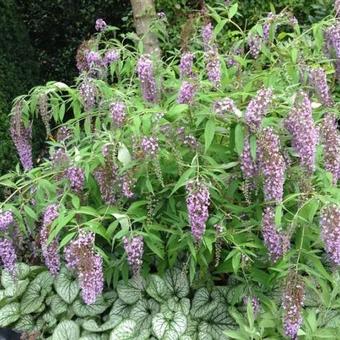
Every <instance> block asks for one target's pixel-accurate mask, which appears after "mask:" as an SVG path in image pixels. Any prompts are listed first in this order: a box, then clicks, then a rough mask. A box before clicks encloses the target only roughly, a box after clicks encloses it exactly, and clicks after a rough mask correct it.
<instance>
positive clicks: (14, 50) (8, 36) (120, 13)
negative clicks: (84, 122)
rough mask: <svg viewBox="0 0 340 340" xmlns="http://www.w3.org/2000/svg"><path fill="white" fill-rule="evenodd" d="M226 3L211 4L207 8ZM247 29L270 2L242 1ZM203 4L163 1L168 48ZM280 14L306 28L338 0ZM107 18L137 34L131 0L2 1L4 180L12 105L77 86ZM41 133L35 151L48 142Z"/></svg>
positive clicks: (278, 1)
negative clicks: (81, 65)
mask: <svg viewBox="0 0 340 340" xmlns="http://www.w3.org/2000/svg"><path fill="white" fill-rule="evenodd" d="M217 2H221V3H225V2H226V1H224V0H207V1H206V3H208V4H209V3H210V4H216V3H217ZM238 2H239V9H240V13H242V17H240V18H238V23H239V24H240V25H241V27H249V26H251V25H253V24H254V23H255V22H256V21H257V20H258V19H259V18H260V17H262V16H263V15H266V13H267V12H269V11H270V8H271V7H270V1H263V0H240V1H238ZM200 3H201V1H197V0H158V1H156V6H157V10H158V11H163V12H165V13H166V15H167V18H168V21H169V24H170V25H169V26H168V30H169V32H168V33H169V35H170V37H171V39H170V41H169V42H168V45H167V46H164V48H165V49H169V48H170V49H171V47H172V46H176V47H177V46H179V39H180V32H181V27H182V25H183V24H184V23H185V22H186V21H187V18H188V14H189V13H190V12H192V11H193V10H196V9H198V8H199V6H200ZM272 4H273V5H274V7H275V8H276V9H277V10H280V9H283V8H285V7H288V8H289V9H290V10H292V11H293V12H294V14H295V15H296V16H297V18H298V20H299V22H300V24H305V23H306V24H307V23H308V24H309V23H311V22H313V21H317V20H319V19H320V18H322V17H324V16H325V15H326V14H327V13H329V12H330V10H331V7H332V4H333V1H332V0H313V1H311V0H273V1H272ZM97 18H103V19H104V20H105V21H106V22H107V23H109V24H110V25H113V26H117V27H119V28H120V29H121V32H126V31H127V30H131V29H133V23H132V10H131V6H130V2H129V0H76V1H75V0H54V1H46V0H0V32H1V34H0V175H1V174H4V173H6V172H7V171H8V170H10V169H13V168H14V167H15V164H16V163H17V158H16V152H15V150H14V147H13V144H12V142H11V140H10V136H9V122H8V121H9V120H8V113H9V112H10V107H11V102H12V100H13V99H14V98H15V97H16V96H18V95H20V94H24V93H26V92H27V91H29V89H30V88H31V87H33V86H35V85H38V84H44V83H46V82H47V81H50V80H58V81H63V82H66V83H68V84H71V83H72V81H73V79H74V77H75V76H77V74H78V72H77V69H76V66H75V65H76V63H75V55H76V50H77V48H78V46H79V45H80V44H81V42H82V41H83V40H85V39H87V38H89V36H90V35H91V34H93V33H94V32H95V30H94V23H95V20H96V19H97ZM40 131H43V129H39V128H38V129H36V131H35V136H34V138H33V140H34V145H33V149H34V150H35V151H36V152H37V150H38V149H39V145H40V144H41V142H42V140H43V139H44V137H45V136H44V134H43V132H41V134H40Z"/></svg>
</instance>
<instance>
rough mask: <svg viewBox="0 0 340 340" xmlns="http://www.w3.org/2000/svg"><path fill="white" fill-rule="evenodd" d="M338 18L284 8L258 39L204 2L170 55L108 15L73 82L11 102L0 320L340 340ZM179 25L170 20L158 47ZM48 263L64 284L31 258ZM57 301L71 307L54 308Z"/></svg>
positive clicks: (148, 335) (161, 26)
mask: <svg viewBox="0 0 340 340" xmlns="http://www.w3.org/2000/svg"><path fill="white" fill-rule="evenodd" d="M338 9H339V5H338V2H336V4H335V10H334V12H333V15H332V16H329V17H326V18H324V19H323V20H321V21H319V22H317V23H315V24H313V25H312V26H310V27H309V26H306V27H300V25H299V23H298V21H297V20H296V18H295V17H294V15H293V13H290V12H289V11H287V10H283V11H282V12H280V13H275V12H274V9H273V12H271V13H269V14H268V15H267V16H266V17H265V18H263V19H261V20H260V21H259V22H258V23H257V24H256V25H255V26H254V27H252V28H251V29H250V30H247V31H244V30H243V29H242V28H241V27H240V26H239V25H238V24H237V18H238V16H239V15H241V14H240V13H238V6H237V3H232V4H220V5H218V6H216V7H209V6H206V7H205V8H204V10H203V11H202V12H201V15H200V16H195V17H194V18H193V20H192V23H193V27H194V29H193V30H192V31H191V32H190V34H188V36H187V37H186V42H187V43H186V44H185V46H184V47H183V50H181V51H177V50H174V51H172V54H171V53H170V52H169V51H167V54H166V56H167V57H166V58H163V59H164V60H163V59H162V58H158V57H155V56H152V55H146V54H144V53H143V44H142V41H141V40H140V39H139V38H138V37H137V36H136V35H135V34H134V33H129V34H126V35H124V36H123V39H122V41H119V40H115V39H112V38H110V32H111V31H112V30H113V29H114V28H112V27H111V26H109V25H108V24H107V23H106V22H105V21H104V20H102V19H98V20H97V21H96V30H97V31H98V33H97V34H95V35H94V36H93V37H92V38H91V39H90V40H88V41H86V42H84V44H83V45H82V47H81V48H80V49H79V51H78V55H77V66H78V69H79V71H80V75H79V77H78V79H77V80H76V84H75V85H74V86H68V85H66V84H64V83H62V82H49V83H47V84H46V85H45V86H39V87H36V88H33V89H32V90H31V91H30V93H29V94H28V95H25V96H21V97H18V98H16V100H15V102H14V105H13V109H12V113H11V135H12V139H13V142H14V144H15V146H16V148H17V151H18V155H19V157H20V161H21V165H20V166H19V165H18V166H17V169H16V171H15V172H12V173H8V174H6V175H5V176H3V177H1V178H0V184H1V185H2V186H3V187H4V188H6V190H7V197H6V198H5V200H4V201H3V202H2V203H1V204H0V209H1V213H0V230H1V232H2V238H1V240H0V241H1V247H0V256H1V259H2V262H3V266H4V271H3V273H2V276H3V277H5V278H6V277H7V279H2V288H3V289H2V291H3V293H2V294H3V299H2V300H1V302H0V303H3V307H2V309H0V325H1V326H13V327H16V328H17V329H21V330H25V331H29V332H33V331H34V332H37V337H43V338H44V337H48V336H52V339H54V338H56V339H59V338H60V336H61V335H60V334H65V332H66V333H67V334H69V335H68V337H69V338H70V339H76V338H80V337H82V338H85V339H97V338H103V339H105V338H111V339H136V338H137V337H140V338H141V339H142V338H145V339H154V338H156V339H228V338H231V339H263V338H271V339H281V338H284V337H287V338H291V339H296V338H297V336H299V338H301V339H313V338H315V339H320V338H325V339H327V338H328V339H334V338H336V336H337V333H336V331H337V328H339V322H340V311H339V302H340V300H339V292H340V291H339V289H340V278H339V272H338V269H337V266H338V265H339V264H340V232H339V226H340V206H339V201H340V191H339V188H338V179H339V177H340V136H339V130H338V127H337V122H338V104H337V98H338V81H339V56H340V50H339V45H340V26H339V25H340V24H339V21H338V19H337V13H338ZM334 14H335V15H334ZM230 25H231V26H233V27H234V29H233V31H232V33H233V34H232V36H233V39H231V40H228V39H224V37H225V34H226V30H228V32H229V33H230ZM166 27H167V19H166V14H164V13H159V14H158V19H157V20H155V22H154V23H153V26H152V29H153V31H154V33H155V34H157V35H158V37H159V39H160V40H161V41H162V40H164V41H166V39H167V33H166V32H167V30H166ZM229 35H230V34H229ZM229 35H228V36H229ZM220 42H221V43H220ZM40 120H42V122H43V123H44V126H45V128H46V134H47V136H49V139H48V141H47V142H46V152H45V156H44V157H43V158H42V159H40V160H34V159H32V152H31V142H32V137H31V128H32V124H35V122H36V121H40ZM40 257H41V259H42V260H43V262H44V264H45V265H46V267H47V268H48V271H49V273H48V272H46V271H43V272H42V273H39V274H37V275H36V273H37V272H36V271H37V270H38V269H36V268H35V267H32V268H33V269H30V267H27V266H25V265H22V264H21V265H18V264H17V262H18V261H24V262H26V263H28V264H30V265H34V264H40V261H39V258H40ZM21 267H22V268H26V269H25V270H26V271H27V273H26V274H25V275H22V276H21V274H20V268H21ZM39 271H41V269H39V270H38V272H39ZM31 272H32V274H30V273H31ZM66 276H67V277H68V276H72V277H74V278H75V280H74V279H72V283H69V284H65V277H66ZM34 277H35V278H34ZM129 277H131V279H130V280H129ZM6 280H12V283H11V284H10V285H8V284H7V283H6ZM25 280H26V281H25ZM31 280H32V281H31ZM45 280H46V282H48V283H45ZM3 281H4V282H3ZM23 281H24V282H25V283H23ZM14 282H16V283H15V284H14ZM52 286H53V288H52ZM12 287H13V289H14V290H15V292H8V291H9V290H10V289H11V288H12ZM20 287H21V288H20ZM65 287H68V288H65ZM70 287H74V292H73V293H72V294H73V295H72V297H73V299H70V301H65V296H66V298H67V296H69V294H70V293H69V291H68V290H69V289H71V288H70ZM6 289H7V293H6ZM64 289H67V292H68V293H66V292H65V291H64ZM18 290H19V291H18ZM27 295H28V297H26V296H27ZM117 295H118V297H119V299H117ZM33 296H34V298H33ZM38 297H39V299H38ZM30 298H32V300H29V299H30ZM53 299H58V301H59V302H60V303H59V302H57V303H56V304H57V305H58V306H64V304H63V303H62V301H61V300H60V299H62V300H64V302H65V303H66V306H64V307H65V308H64V309H63V311H62V312H60V313H59V314H56V315H54V314H53V312H52V314H53V315H51V311H50V307H49V306H50V304H51V303H52V300H53ZM75 299H76V300H75ZM33 300H35V301H39V306H38V307H37V306H36V309H34V310H31V309H29V308H33V307H28V311H27V301H33ZM71 300H72V301H71ZM53 301H54V300H53ZM74 301H77V304H78V305H81V306H82V308H84V310H86V312H85V311H84V312H76V308H77V307H75V306H74V304H75V303H76V302H74ZM98 301H100V302H98ZM117 301H118V302H117ZM98 304H99V305H103V306H102V308H98V309H97V308H96V307H95V306H97V305H98ZM8 306H11V308H13V315H14V317H13V318H12V319H10V318H8V309H10V307H8ZM33 306H35V304H33ZM78 307H79V306H78ZM104 307H105V308H104ZM109 307H110V308H111V309H110V310H111V312H108V310H109ZM93 310H95V312H94V311H93ZM112 310H114V312H112ZM79 313H80V314H79ZM32 314H33V315H32ZM27 315H29V317H28V316H27ZM26 318H27V319H30V328H29V329H23V328H20V327H19V326H20V325H21V324H22V322H24V321H23V319H25V320H26ZM41 319H42V320H43V321H40V320H41ZM3 320H5V321H3ZM18 324H19V326H18ZM87 332H90V333H97V335H93V334H90V335H88V334H86V333H87Z"/></svg>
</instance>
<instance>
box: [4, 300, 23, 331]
mask: <svg viewBox="0 0 340 340" xmlns="http://www.w3.org/2000/svg"><path fill="white" fill-rule="evenodd" d="M19 317H20V304H19V303H17V302H13V303H10V304H8V305H6V306H4V307H2V308H1V309H0V327H1V328H4V327H7V326H9V325H10V324H12V323H13V322H15V321H17V320H18V319H19Z"/></svg>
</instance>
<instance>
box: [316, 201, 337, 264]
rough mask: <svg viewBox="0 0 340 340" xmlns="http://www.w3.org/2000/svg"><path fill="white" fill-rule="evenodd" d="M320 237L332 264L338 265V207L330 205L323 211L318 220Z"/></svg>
mask: <svg viewBox="0 0 340 340" xmlns="http://www.w3.org/2000/svg"><path fill="white" fill-rule="evenodd" d="M320 225H321V236H322V239H323V241H324V243H325V250H326V252H327V255H328V256H329V258H330V260H331V261H332V262H333V264H335V265H337V266H339V265H340V207H339V206H337V205H335V204H331V205H328V206H327V207H326V208H324V209H323V211H322V213H321V218H320Z"/></svg>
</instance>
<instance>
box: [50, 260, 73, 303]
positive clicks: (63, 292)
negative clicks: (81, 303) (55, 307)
mask: <svg viewBox="0 0 340 340" xmlns="http://www.w3.org/2000/svg"><path fill="white" fill-rule="evenodd" d="M54 288H55V290H56V292H57V293H58V295H59V296H60V297H61V298H62V299H63V300H64V301H65V302H66V303H72V302H73V301H74V300H75V298H76V297H77V295H78V293H79V285H78V282H77V281H76V279H75V278H74V277H73V276H72V274H71V272H70V271H69V270H67V268H65V267H63V268H61V270H60V273H59V275H58V276H57V277H56V279H55V281H54Z"/></svg>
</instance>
